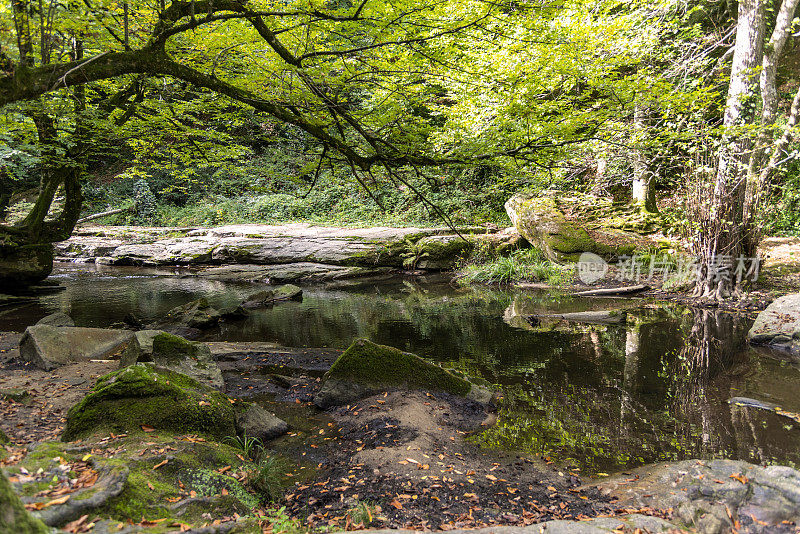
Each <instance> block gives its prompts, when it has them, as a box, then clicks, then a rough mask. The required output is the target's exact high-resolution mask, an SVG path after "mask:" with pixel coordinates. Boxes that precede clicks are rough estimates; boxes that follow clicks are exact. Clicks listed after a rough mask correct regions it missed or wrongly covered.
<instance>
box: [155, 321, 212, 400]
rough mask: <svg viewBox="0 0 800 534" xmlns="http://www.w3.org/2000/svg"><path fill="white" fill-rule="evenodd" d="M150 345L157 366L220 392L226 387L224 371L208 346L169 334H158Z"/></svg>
mask: <svg viewBox="0 0 800 534" xmlns="http://www.w3.org/2000/svg"><path fill="white" fill-rule="evenodd" d="M142 337H146V336H142ZM147 337H149V336H147ZM150 343H151V346H152V348H151V351H152V352H151V358H152V361H153V363H154V364H155V365H157V366H159V367H163V368H165V369H170V370H172V371H175V372H178V373H181V374H184V375H186V376H189V377H191V378H193V379H195V380H197V381H198V382H200V383H201V384H205V385H207V386H211V387H215V388H217V389H220V390H221V389H223V388H224V387H225V382H224V381H223V379H222V371H220V370H219V367H217V364H216V362H215V361H214V359H213V358H212V357H211V349H209V348H208V345H206V344H204V343H195V342H192V341H187V340H185V339H183V338H182V337H179V336H175V335H172V334H169V333H167V332H159V333H157V334H156V335H155V336H153V337H152V338H151V341H150Z"/></svg>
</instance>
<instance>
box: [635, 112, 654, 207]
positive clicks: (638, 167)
mask: <svg viewBox="0 0 800 534" xmlns="http://www.w3.org/2000/svg"><path fill="white" fill-rule="evenodd" d="M633 129H634V132H635V133H636V137H637V139H638V140H639V143H638V146H637V147H635V148H634V150H633V155H632V157H633V191H632V197H633V203H634V204H636V205H638V206H639V207H640V208H642V209H643V210H644V211H647V212H650V213H655V212H657V211H658V208H657V207H656V190H655V180H653V173H652V172H650V165H649V163H648V158H647V154H646V153H645V151H644V147H643V146H642V142H641V141H642V139H643V138H644V135H645V132H647V118H646V117H645V110H644V108H643V107H642V105H641V104H637V105H636V108H635V109H634V112H633Z"/></svg>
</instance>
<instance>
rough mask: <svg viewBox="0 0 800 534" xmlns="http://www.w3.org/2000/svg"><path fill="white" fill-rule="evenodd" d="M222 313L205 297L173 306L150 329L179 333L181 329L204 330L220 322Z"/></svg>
mask: <svg viewBox="0 0 800 534" xmlns="http://www.w3.org/2000/svg"><path fill="white" fill-rule="evenodd" d="M221 316H222V314H221V313H220V312H219V310H217V309H215V308H212V307H211V305H210V304H209V303H208V301H207V300H206V299H204V298H200V299H197V300H193V301H192V302H188V303H186V304H184V305H183V306H177V307H175V308H172V309H171V310H170V311H169V312H168V313H167V315H166V317H164V318H163V319H161V320H160V321H157V322H155V323H153V324H151V325H150V326H149V328H150V329H157V330H165V331H168V332H172V333H173V334H178V335H180V334H179V332H180V331H181V330H180V329H184V328H193V329H199V330H203V329H206V328H211V327H212V326H216V324H217V323H219V320H220V317H221Z"/></svg>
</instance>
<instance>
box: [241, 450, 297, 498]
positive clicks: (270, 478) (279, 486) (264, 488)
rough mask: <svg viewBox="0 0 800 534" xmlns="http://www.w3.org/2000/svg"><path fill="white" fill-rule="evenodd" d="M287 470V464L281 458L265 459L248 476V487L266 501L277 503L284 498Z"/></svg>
mask: <svg viewBox="0 0 800 534" xmlns="http://www.w3.org/2000/svg"><path fill="white" fill-rule="evenodd" d="M286 469H287V465H286V462H285V461H284V460H283V459H282V458H280V457H279V456H275V455H273V456H266V457H263V458H262V459H261V461H260V462H259V463H258V465H256V467H255V468H254V469H253V470H252V471H250V473H249V474H248V477H247V482H248V485H249V486H250V487H251V488H252V489H253V490H254V491H255V492H257V493H258V494H259V495H260V496H261V497H262V498H263V499H264V500H265V501H267V502H277V501H279V500H280V499H282V498H283V489H284V487H285V486H286V475H285V471H286Z"/></svg>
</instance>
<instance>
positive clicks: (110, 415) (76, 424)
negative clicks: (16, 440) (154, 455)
mask: <svg viewBox="0 0 800 534" xmlns="http://www.w3.org/2000/svg"><path fill="white" fill-rule="evenodd" d="M142 425H145V426H147V427H152V428H155V429H161V430H167V431H172V432H187V433H203V434H208V435H211V436H214V437H216V438H220V439H222V438H225V437H226V436H233V435H235V434H236V419H235V414H234V411H233V407H232V406H231V403H230V402H229V399H228V397H226V396H225V395H223V394H222V393H220V392H219V391H217V390H215V389H213V388H211V387H209V386H206V385H203V384H201V383H199V382H198V381H197V380H195V379H193V378H190V377H188V376H186V375H183V374H180V373H177V372H174V371H170V370H168V369H164V368H159V367H155V366H153V365H151V364H136V365H132V366H130V367H126V368H125V369H122V370H120V371H115V372H113V373H110V374H108V375H105V376H103V377H101V378H100V379H99V380H98V382H97V385H96V386H95V387H94V389H93V391H92V392H91V393H89V395H88V396H86V397H85V398H84V399H83V400H82V401H81V402H79V403H78V404H76V405H75V406H73V407H72V408H71V409H70V410H69V413H68V414H67V424H66V427H65V428H64V434H63V435H62V439H63V440H64V441H71V440H74V439H77V438H80V437H82V436H85V435H88V434H91V433H93V432H98V431H105V432H114V433H122V432H135V431H139V430H141V427H142Z"/></svg>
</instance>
